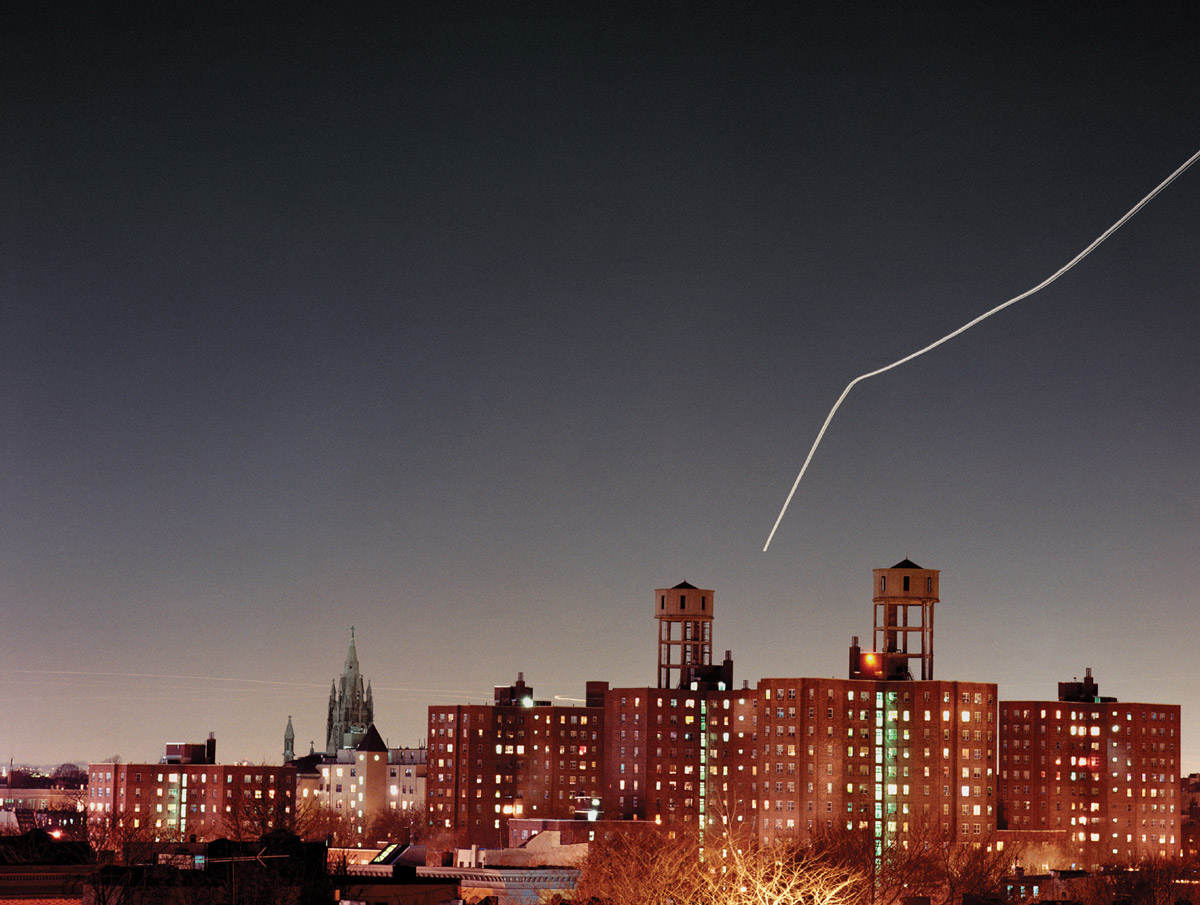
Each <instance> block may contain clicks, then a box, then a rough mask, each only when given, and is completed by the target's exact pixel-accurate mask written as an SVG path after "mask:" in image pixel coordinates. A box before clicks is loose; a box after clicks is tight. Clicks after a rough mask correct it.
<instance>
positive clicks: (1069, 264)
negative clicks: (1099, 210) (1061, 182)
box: [763, 151, 1200, 553]
mask: <svg viewBox="0 0 1200 905" xmlns="http://www.w3.org/2000/svg"><path fill="white" fill-rule="evenodd" d="M1198 159H1200V151H1197V152H1196V153H1195V154H1193V155H1192V156H1191V157H1189V158H1188V159H1187V160H1186V161H1184V163H1183V164H1182V165H1181V166H1180V167H1179V169H1177V170H1176V171H1175V172H1174V173H1172V174H1171V175H1170V176H1168V177H1167V178H1166V179H1164V180H1163V181H1162V182H1160V183H1159V184H1158V185H1157V186H1155V187H1154V190H1153V191H1152V192H1150V194H1148V195H1146V197H1145V198H1143V199H1142V200H1141V201H1139V202H1138V203H1137V204H1135V205H1134V206H1133V207H1131V208H1130V209H1129V210H1128V211H1126V213H1125V216H1123V217H1121V219H1120V220H1118V221H1117V222H1116V223H1114V224H1113V225H1112V226H1110V227H1109V228H1108V229H1106V230H1105V231H1104V232H1102V233H1101V234H1100V235H1099V236H1097V237H1096V239H1095V240H1094V241H1093V242H1092V243H1091V244H1090V245H1089V246H1088V247H1087V248H1085V249H1084V250H1083V251H1081V252H1080V253H1079V254H1077V255H1075V257H1073V258H1071V260H1069V261H1068V262H1067V263H1066V264H1064V265H1063V266H1062V267H1060V268H1059V269H1058V270H1056V271H1054V273H1052V274H1050V276H1048V277H1046V279H1044V280H1042V282H1040V283H1038V284H1037V285H1036V286H1034V287H1033V288H1031V289H1026V290H1025V291H1024V292H1022V293H1021V294H1020V295H1017V296H1013V297H1012V298H1010V299H1009V300H1008V301H1007V302H1004V303H1003V304H1001V305H997V306H996V307H995V308H993V309H992V310H990V311H985V312H984V313H983V314H981V315H979V317H977V318H975V319H974V320H971V321H967V323H965V324H963V325H962V326H961V327H959V328H958V329H957V330H954V331H953V332H951V333H947V334H946V335H945V336H943V337H942V338H941V339H939V340H935V341H934V342H931V343H930V344H929V345H927V346H925V348H923V349H918V350H917V351H916V352H912V353H909V354H908V355H905V356H904V357H903V358H901V359H898V360H897V361H893V362H892V363H891V364H890V365H884V366H883V367H882V368H877V369H876V370H874V371H869V372H867V373H866V374H860V375H859V376H857V377H855V378H854V379H853V380H851V381H850V382H849V383H848V384H846V389H844V390H842V395H840V396H838V398H837V402H835V403H834V404H833V408H831V409H830V410H829V414H828V415H826V416H825V423H824V424H822V425H821V430H820V431H818V433H817V439H816V440H814V441H813V445H812V448H811V449H809V451H808V455H807V456H806V457H805V459H804V464H803V465H801V466H800V473H799V474H798V475H796V481H795V483H793V484H792V489H791V490H790V491H789V492H788V495H787V499H785V500H784V501H783V508H782V509H780V510H779V516H778V517H777V518H776V519H775V524H774V525H772V526H771V533H770V534H768V535H767V542H766V543H765V544H763V552H764V553H765V552H767V548H768V547H770V546H771V539H772V538H773V537H775V532H776V531H777V530H778V529H779V523H780V522H782V521H783V515H784V513H785V512H787V508H788V505H789V504H790V503H791V502H792V497H794V496H795V495H796V488H797V487H799V486H800V479H801V478H803V477H804V472H806V471H807V470H808V463H809V462H811V461H812V457H813V453H815V452H816V451H817V447H818V446H820V445H821V438H822V437H824V436H825V431H826V429H827V428H828V427H829V422H830V421H832V420H833V416H834V415H835V414H837V410H838V409H839V408H840V407H841V405H842V402H843V401H845V399H846V397H847V396H849V395H850V391H851V390H852V389H854V387H855V385H856V384H858V383H860V382H862V381H864V380H866V379H867V378H868V377H875V376H876V375H878V374H882V373H884V372H885V371H890V370H892V368H898V367H900V365H902V364H905V363H906V362H909V361H912V360H913V359H914V358H918V357H920V356H921V355H924V354H925V353H926V352H928V351H930V350H931V349H936V348H937V347H938V346H940V345H941V344H942V343H944V342H947V341H949V340H951V339H954V337H956V336H958V335H959V334H960V333H965V332H966V331H967V330H970V329H971V328H972V327H974V326H975V325H976V324H978V323H979V322H980V321H984V320H987V319H988V318H989V317H991V316H992V315H993V314H997V313H998V312H1000V311H1003V310H1004V309H1005V308H1007V307H1008V306H1009V305H1015V304H1016V303H1017V302H1019V301H1021V300H1022V299H1027V298H1029V296H1031V295H1033V294H1034V293H1035V292H1040V291H1041V290H1043V289H1045V288H1046V287H1047V286H1049V285H1050V284H1051V283H1053V282H1054V281H1055V280H1057V279H1058V278H1059V277H1061V276H1062V275H1063V274H1064V273H1066V272H1067V271H1068V270H1070V269H1071V268H1072V267H1074V266H1075V265H1076V264H1078V263H1079V262H1080V261H1082V260H1083V259H1084V258H1086V257H1087V256H1088V255H1090V254H1091V253H1092V252H1093V251H1094V250H1095V249H1096V248H1097V247H1098V246H1099V245H1100V243H1102V242H1103V241H1104V240H1105V239H1107V238H1108V237H1109V236H1111V235H1112V234H1113V233H1115V232H1116V231H1117V230H1118V229H1120V228H1121V227H1122V226H1124V225H1125V223H1126V222H1128V220H1129V219H1130V218H1131V217H1132V216H1133V215H1134V214H1136V213H1137V212H1138V211H1140V210H1141V209H1142V208H1143V207H1145V206H1146V205H1147V204H1149V203H1150V201H1151V200H1153V198H1154V196H1155V195H1157V194H1158V193H1159V192H1161V191H1162V190H1163V189H1165V188H1166V187H1167V186H1168V185H1170V184H1171V183H1172V182H1174V181H1175V179H1176V177H1178V176H1179V175H1180V174H1181V173H1183V172H1184V171H1185V170H1186V169H1187V168H1188V167H1190V166H1191V165H1192V164H1193V163H1195V162H1196V161H1197V160H1198Z"/></svg>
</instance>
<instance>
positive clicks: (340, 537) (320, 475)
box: [0, 2, 1200, 772]
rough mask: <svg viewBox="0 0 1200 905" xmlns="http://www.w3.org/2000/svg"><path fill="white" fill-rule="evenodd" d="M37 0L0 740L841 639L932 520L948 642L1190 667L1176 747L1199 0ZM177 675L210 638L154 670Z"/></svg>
mask: <svg viewBox="0 0 1200 905" xmlns="http://www.w3.org/2000/svg"><path fill="white" fill-rule="evenodd" d="M407 6H408V5H405V4H400V5H392V4H383V3H379V4H373V5H361V6H356V7H354V8H353V9H352V10H350V11H338V12H314V11H312V10H309V11H305V12H296V11H294V10H287V11H282V10H280V9H278V8H270V7H267V6H265V5H261V4H259V5H255V4H248V5H236V6H234V5H231V6H230V8H229V9H226V10H218V9H216V8H214V7H212V6H205V7H204V11H203V12H191V13H170V12H164V11H162V10H160V9H158V8H157V7H156V6H155V5H152V4H131V5H125V6H109V7H108V8H106V9H105V10H104V11H100V12H97V11H96V10H85V9H82V8H76V7H74V6H69V5H55V4H53V3H51V4H29V7H30V8H28V9H24V10H20V11H18V12H16V13H12V14H9V16H10V18H9V21H8V22H7V23H6V26H5V27H4V28H3V29H0V34H2V37H0V67H2V69H0V85H2V87H0V116H2V121H3V128H2V129H0V150H2V153H3V162H4V165H3V166H2V167H0V197H3V199H4V202H3V204H0V246H2V251H0V293H2V299H0V421H2V423H3V425H4V431H3V434H2V436H3V442H2V444H0V606H2V613H3V616H4V625H5V630H4V631H3V633H2V634H0V746H3V748H4V750H3V751H2V752H0V753H2V754H3V755H4V757H5V759H7V757H9V756H10V755H11V756H14V757H16V759H17V760H18V761H26V762H54V761H59V760H68V759H77V758H78V759H93V760H96V759H100V758H103V757H106V756H109V755H112V754H114V753H120V754H121V755H122V756H123V757H124V758H125V759H145V758H152V757H156V756H157V754H158V753H159V752H160V748H161V744H162V743H163V742H165V741H168V740H185V739H201V738H203V737H204V735H205V734H206V733H207V732H208V731H209V730H215V731H216V732H217V736H218V741H219V744H220V748H219V750H220V751H221V753H222V756H223V757H226V758H230V759H232V758H239V759H240V758H248V759H250V760H255V761H257V760H263V759H266V760H275V759H277V758H278V757H279V752H280V751H281V748H282V733H283V727H284V725H285V723H286V720H287V717H288V714H291V715H292V716H293V721H294V723H295V726H296V732H297V736H298V745H302V744H303V743H304V742H306V741H307V740H308V739H309V738H313V739H316V740H318V742H319V741H320V738H321V735H322V734H323V732H324V702H325V696H326V694H327V690H328V683H329V680H330V678H331V677H332V676H333V675H334V674H335V673H336V672H337V671H338V670H340V668H341V663H342V659H343V657H344V654H345V647H346V643H347V641H348V636H349V627H350V625H352V624H353V625H356V626H357V627H358V639H359V642H358V650H359V654H360V657H361V660H362V667H363V671H364V673H365V674H366V676H367V677H368V678H370V679H371V680H372V682H373V685H374V688H375V691H376V701H377V711H376V712H377V722H378V724H379V728H380V731H381V732H382V734H383V735H384V736H385V737H387V738H388V739H389V740H390V741H391V743H392V744H416V743H417V742H418V741H420V740H421V739H422V738H423V736H424V713H425V708H426V707H427V706H428V705H429V704H430V703H441V702H446V701H466V700H473V701H482V700H484V699H485V698H487V697H488V696H489V695H490V689H491V687H492V686H493V685H495V684H500V683H504V684H507V683H509V682H511V681H512V680H513V679H514V678H515V676H516V672H517V671H518V670H524V671H525V675H526V679H527V680H528V681H529V682H530V683H531V684H532V685H533V686H534V688H535V690H536V691H537V693H538V694H539V696H547V697H548V696H552V695H564V696H567V697H581V696H582V690H583V684H584V682H585V681H586V680H587V679H608V680H610V681H612V682H614V683H618V684H630V685H634V684H648V683H650V682H651V681H652V680H653V676H654V655H655V653H654V637H655V635H654V632H655V628H654V625H653V618H652V610H651V606H652V599H653V598H652V594H653V590H654V588H656V587H659V586H669V585H673V584H675V583H677V582H679V581H682V580H684V579H687V580H689V581H691V582H692V583H694V584H697V585H701V586H704V587H710V588H713V589H715V591H716V600H717V607H718V610H717V625H716V630H715V646H716V647H717V648H719V649H721V650H723V649H725V648H731V649H732V650H733V654H734V658H735V663H736V669H735V672H736V674H737V677H738V678H739V679H741V678H748V679H750V680H751V681H755V680H756V679H757V678H758V677H759V676H761V675H787V674H794V675H841V674H843V672H844V668H845V667H844V664H845V654H844V651H845V646H846V644H848V642H849V639H850V636H851V635H853V634H858V635H863V636H868V635H869V634H870V618H871V609H870V599H869V595H870V587H871V586H870V570H871V569H873V568H879V567H885V566H890V565H892V564H893V563H894V562H896V561H898V560H900V559H902V558H904V557H905V556H907V557H910V558H912V559H913V560H915V561H916V562H918V563H920V564H921V565H922V566H924V567H927V568H938V569H941V570H943V578H942V593H943V595H944V596H943V603H942V606H941V608H940V609H939V611H938V619H937V626H938V641H937V659H936V670H937V675H938V676H939V677H942V678H962V679H971V680H989V681H996V682H998V683H999V684H1000V690H1001V695H1002V696H1004V697H1010V698H1034V697H1039V696H1044V697H1053V695H1054V692H1055V689H1056V685H1055V683H1056V682H1058V681H1060V680H1066V679H1070V678H1072V677H1073V676H1079V675H1082V673H1083V670H1084V668H1085V667H1087V666H1091V667H1092V668H1093V670H1094V671H1095V673H1096V675H1097V677H1098V679H1099V682H1100V685H1101V690H1102V692H1103V693H1105V694H1110V695H1116V696H1117V697H1119V698H1121V699H1122V700H1141V701H1162V702H1167V703H1181V704H1183V705H1184V719H1185V731H1184V754H1185V756H1184V763H1183V764H1182V765H1181V767H1182V769H1183V770H1184V771H1185V772H1186V771H1189V770H1190V771H1194V770H1196V769H1200V730H1198V729H1197V728H1196V726H1197V723H1198V722H1200V710H1197V708H1196V706H1195V705H1194V703H1193V702H1194V701H1195V698H1196V690H1197V686H1198V684H1200V666H1198V665H1197V661H1196V657H1195V644H1194V636H1195V632H1194V631H1193V630H1192V626H1193V625H1194V621H1195V607H1196V593H1195V581H1194V573H1195V569H1196V562H1197V555H1196V554H1197V550H1198V549H1200V532H1198V529H1197V527H1196V526H1197V524H1200V511H1198V509H1200V506H1198V502H1200V498H1198V494H1197V489H1196V487H1197V478H1198V466H1197V462H1200V423H1198V418H1197V414H1198V406H1197V401H1196V400H1197V389H1198V388H1200V363H1198V362H1200V356H1197V354H1196V343H1197V339H1198V337H1200V330H1198V327H1200V307H1198V306H1197V298H1198V296H1200V293H1198V289H1200V264H1198V263H1197V261H1198V260H1200V255H1197V253H1196V240H1195V236H1196V234H1197V226H1198V220H1197V213H1198V211H1200V171H1197V172H1190V173H1188V174H1186V175H1185V176H1184V177H1182V178H1181V179H1180V180H1179V181H1178V182H1177V183H1176V184H1175V185H1173V186H1172V187H1171V188H1170V189H1169V190H1168V191H1167V192H1165V193H1164V194H1163V195H1162V196H1161V197H1160V198H1158V199H1157V200H1155V201H1154V202H1153V203H1152V204H1151V205H1150V206H1149V207H1148V208H1146V209H1145V210H1144V211H1143V212H1142V213H1141V214H1140V215H1139V216H1138V217H1137V218H1135V219H1134V220H1133V221H1132V222H1131V223H1130V224H1129V225H1128V226H1126V227H1125V228H1124V229H1123V230H1122V231H1121V232H1119V233H1118V234H1117V235H1116V236H1115V237H1114V238H1112V239H1111V240H1110V241H1109V242H1108V243H1107V244H1105V245H1104V246H1102V247H1101V248H1100V249H1099V250H1098V251H1097V252H1096V253H1095V254H1093V255H1092V256H1091V257H1090V258H1088V259H1087V260H1086V261H1085V262H1084V263H1083V264H1081V265H1080V267H1079V268H1077V269H1076V270H1075V271H1073V272H1072V273H1070V274H1069V275H1067V276H1066V277H1064V278H1063V280H1061V281H1060V282H1058V283H1056V284H1055V285H1054V286H1052V287H1051V288H1049V289H1047V290H1046V291H1045V292H1043V293H1041V294H1039V295H1036V296H1034V297H1032V298H1030V299H1028V300H1026V301H1024V302H1022V303H1020V304H1018V305H1017V306H1014V307H1013V308H1011V309H1009V310H1007V311H1005V312H1003V313H1002V314H1000V315H997V316H996V317H995V318H993V319H991V320H989V321H987V322H985V323H983V324H981V325H979V326H978V327H976V328H975V329H973V330H972V331H970V332H969V333H967V334H964V335H963V336H962V337H960V338H958V339H957V340H955V341H954V342H953V343H951V344H948V345H946V346H944V347H942V348H940V349H938V350H936V351H934V352H932V353H930V354H929V355H927V356H925V357H923V358H921V359H920V360H918V361H915V362H913V363H911V364H909V365H906V366H905V367H903V368H901V369H899V370H896V371H893V372H891V373H889V374H887V375H884V376H882V377H879V378H876V379H875V380H872V381H869V382H867V383H865V384H863V385H861V386H860V387H859V388H858V389H857V390H855V392H854V394H853V395H852V396H851V397H850V399H849V400H848V401H847V402H846V404H845V405H844V406H843V407H842V410H841V412H840V413H839V415H838V418H837V419H836V420H835V421H834V423H833V425H832V427H831V429H830V432H829V434H828V435H827V436H826V439H825V440H824V441H823V444H822V446H821V448H820V450H819V451H818V453H817V456H816V458H815V459H814V462H813V465H812V466H811V468H810V471H809V473H808V475H807V476H806V478H805V480H804V483H803V484H802V485H801V488H800V491H799V493H798V495H797V497H796V499H795V501H794V502H793V504H792V508H791V510H790V511H789V514H788V516H787V518H786V519H785V521H784V522H783V525H782V527H781V529H780V532H779V534H778V535H777V536H776V538H775V540H774V542H773V544H772V547H771V550H770V552H769V553H767V554H763V553H762V552H761V548H762V544H763V541H764V540H765V539H766V534H767V532H768V530H769V529H770V526H771V523H772V521H773V520H774V518H775V515H776V513H777V512H778V509H779V506H780V504H781V503H782V501H783V497H784V495H785V494H786V492H787V490H788V488H789V486H790V485H791V482H792V480H793V479H794V477H795V473H796V471H797V469H798V468H799V465H800V463H801V461H802V460H803V457H804V454H805V453H806V452H807V450H808V447H809V445H810V444H811V442H812V440H813V437H814V436H815V434H816V431H817V430H818V429H819V427H820V425H821V422H822V421H823V419H824V417H825V414H826V412H827V411H828V409H829V407H830V406H831V405H832V404H833V401H834V400H835V399H836V397H837V395H838V393H839V392H841V389H842V387H844V386H845V384H846V383H847V381H849V380H850V379H851V378H852V377H854V376H856V375H858V374H860V373H863V372H864V371H868V370H871V369H873V368H876V367H879V366H881V365H883V364H886V363H888V362H890V361H892V360H894V359H896V358H898V357H900V356H901V355H904V354H907V353H908V352H910V351H913V350H914V349H916V348H919V347H920V346H922V345H925V344H926V343H928V342H930V341H931V340H933V339H936V338H937V337H938V336H941V335H942V334H944V333H946V332H948V331H949V330H951V329H953V328H955V327H957V326H959V325H960V324H962V323H964V322H965V321H967V320H969V319H971V318H972V317H974V316H976V315H977V314H979V313H981V312H982V311H984V310H986V309H988V308H990V307H992V306H994V305H996V304H998V303H999V302H1002V301H1004V300H1005V299H1007V298H1009V297H1011V296H1013V295H1015V294H1017V293H1018V292H1021V291H1023V290H1025V289H1026V288H1028V287H1029V286H1031V285H1033V284H1034V283H1036V282H1038V281H1040V280H1041V279H1043V278H1044V277H1046V276H1048V275H1049V274H1050V273H1052V272H1053V271H1054V270H1055V269H1057V268H1058V267H1059V266H1061V265H1062V264H1063V263H1065V262H1066V261H1067V260H1068V259H1069V258H1070V257H1071V256H1073V255H1074V254H1075V253H1076V252H1078V251H1079V250H1080V249H1081V248H1083V247H1084V246H1085V245H1086V244H1087V243H1088V242H1090V241H1091V240H1092V239H1093V238H1094V237H1095V236H1096V235H1098V234H1099V233H1100V232H1101V231H1102V230H1103V229H1105V228H1106V227H1107V226H1108V225H1109V224H1110V223H1111V222H1112V221H1113V220H1115V219H1116V218H1117V217H1118V216H1120V215H1121V214H1122V213H1124V211H1125V210H1127V209H1128V208H1129V207H1130V206H1132V205H1133V203H1134V202H1136V201H1137V199H1138V198H1140V197H1141V196H1142V195H1143V194H1144V193H1145V192H1147V191H1148V190H1149V189H1151V188H1152V187H1153V186H1154V185H1155V184H1156V183H1157V182H1158V181H1159V180H1161V179H1162V178H1163V177H1165V176H1166V175H1167V174H1168V173H1170V172H1171V171H1172V170H1173V169H1174V168H1175V167H1176V166H1178V165H1179V164H1180V163H1181V162H1182V161H1183V160H1185V159H1186V158H1187V157H1188V156H1189V155H1191V154H1192V153H1193V152H1194V151H1196V150H1197V148H1200V129H1198V128H1197V126H1198V125H1200V117H1198V116H1197V111H1198V110H1200V106H1197V103H1196V87H1195V86H1196V79H1195V74H1196V69H1195V65H1196V60H1197V59H1198V58H1200V54H1198V50H1200V48H1198V47H1197V44H1198V43H1200V41H1198V39H1197V34H1200V32H1198V31H1197V29H1196V28H1195V24H1196V23H1195V22H1194V21H1193V20H1192V18H1191V7H1190V5H1188V4H1170V3H1167V4H1161V5H1158V6H1157V7H1156V8H1155V9H1153V10H1150V11H1146V10H1141V11H1138V12H1137V13H1136V14H1135V13H1133V12H1132V7H1126V6H1124V5H1116V4H1111V5H1106V4H1091V3H1087V4H1084V3H1078V4H1041V3H1020V2H1018V3H1006V4H994V5H983V4H977V5H969V6H968V5H961V6H959V7H957V8H953V9H951V8H947V6H946V5H944V4H932V3H931V4H911V5H910V4H906V5H904V6H902V7H901V6H898V5H882V4H881V5H870V4H859V5H854V4H837V5H836V6H832V5H831V6H830V7H828V8H824V7H819V8H814V9H803V10H801V9H795V8H782V7H775V6H771V5H765V4H764V5H750V6H746V5H743V4H728V5H725V6H716V5H711V6H709V7H706V8H705V10H704V11H703V13H699V12H696V11H695V7H694V5H688V4H678V5H667V4H664V5H657V6H654V7H653V8H652V9H650V10H643V11H640V12H636V13H630V14H629V15H622V14H619V13H617V12H615V11H612V10H611V9H610V8H607V7H601V6H600V5H596V6H583V7H578V6H577V7H576V8H574V9H572V10H570V11H569V12H568V11H564V9H562V8H560V7H559V5H556V4H545V5H521V6H520V7H519V8H518V9H516V10H515V11H512V12H510V13H507V14H504V13H500V12H497V11H496V10H494V9H488V10H487V11H484V10H483V9H482V8H477V9H474V10H469V11H464V10H463V9H462V8H460V9H459V10H458V11H457V12H454V13H449V12H447V13H435V12H426V13H414V12H412V10H411V9H410V8H405V9H401V8H400V7H407ZM178 677H198V678H190V679H183V678H178Z"/></svg>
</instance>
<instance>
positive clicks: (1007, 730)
mask: <svg viewBox="0 0 1200 905" xmlns="http://www.w3.org/2000/svg"><path fill="white" fill-rule="evenodd" d="M1058 690H1059V694H1058V700H1055V701H1002V702H1001V704H1000V752H999V753H1000V809H1001V815H1002V818H1001V825H1002V826H1004V827H1005V828H1007V829H1010V830H1013V831H1017V832H1018V834H1022V835H1023V838H1024V839H1025V840H1026V841H1035V840H1036V839H1037V838H1038V834H1039V833H1044V834H1050V835H1049V838H1051V839H1054V841H1055V843H1056V844H1057V845H1058V847H1059V848H1060V849H1061V850H1063V854H1064V856H1068V857H1070V858H1071V859H1073V860H1075V862H1076V863H1078V864H1079V865H1080V866H1082V867H1096V866H1099V865H1104V864H1120V863H1126V862H1128V861H1133V860H1140V859H1142V858H1149V857H1159V856H1168V855H1170V856H1173V855H1178V854H1179V853H1180V850H1181V846H1182V843H1183V840H1182V831H1181V820H1182V810H1183V808H1182V804H1181V801H1180V796H1179V789H1180V783H1179V773H1180V732H1179V728H1180V726H1179V719H1180V708H1179V706H1178V705H1175V704H1122V703H1119V702H1118V701H1117V699H1116V698H1104V697H1101V696H1100V694H1099V689H1098V687H1097V685H1096V682H1095V680H1094V679H1093V678H1092V671H1091V670H1090V669H1088V670H1087V673H1086V676H1085V678H1084V680H1083V681H1082V682H1078V681H1074V682H1060V683H1059V686H1058ZM1022 835H1018V838H1022Z"/></svg>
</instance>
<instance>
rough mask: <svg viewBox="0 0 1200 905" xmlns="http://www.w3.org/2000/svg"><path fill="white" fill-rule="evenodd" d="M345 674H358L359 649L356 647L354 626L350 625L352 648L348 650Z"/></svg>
mask: <svg viewBox="0 0 1200 905" xmlns="http://www.w3.org/2000/svg"><path fill="white" fill-rule="evenodd" d="M343 674H344V675H347V676H349V675H355V676H357V675H358V651H357V650H355V649H354V626H350V650H348V651H346V668H345V670H344V671H343Z"/></svg>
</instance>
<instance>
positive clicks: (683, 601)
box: [654, 581, 713, 688]
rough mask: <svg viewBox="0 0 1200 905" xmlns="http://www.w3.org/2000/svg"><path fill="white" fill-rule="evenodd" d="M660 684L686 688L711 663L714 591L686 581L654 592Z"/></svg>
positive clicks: (704, 671)
mask: <svg viewBox="0 0 1200 905" xmlns="http://www.w3.org/2000/svg"><path fill="white" fill-rule="evenodd" d="M654 617H655V619H657V620H658V687H659V688H686V687H688V686H689V685H691V683H692V682H693V681H695V680H696V679H697V678H698V677H699V676H702V675H704V674H706V673H707V672H708V671H709V668H710V667H711V666H712V625H713V592H712V591H711V590H706V589H704V588H697V587H695V586H694V585H690V584H688V583H687V582H686V581H683V582H680V583H679V584H677V585H675V587H673V588H659V589H658V590H656V591H655V592H654Z"/></svg>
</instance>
